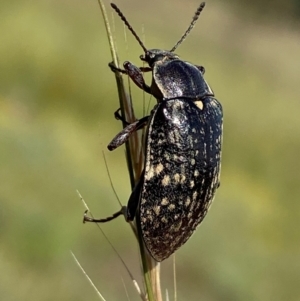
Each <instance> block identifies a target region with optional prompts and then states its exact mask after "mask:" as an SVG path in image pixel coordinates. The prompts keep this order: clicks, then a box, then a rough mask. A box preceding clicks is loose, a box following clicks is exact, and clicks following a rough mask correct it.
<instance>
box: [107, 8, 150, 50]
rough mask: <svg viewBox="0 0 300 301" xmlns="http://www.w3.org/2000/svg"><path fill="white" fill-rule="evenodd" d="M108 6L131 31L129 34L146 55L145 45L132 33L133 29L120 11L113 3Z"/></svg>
mask: <svg viewBox="0 0 300 301" xmlns="http://www.w3.org/2000/svg"><path fill="white" fill-rule="evenodd" d="M110 5H111V7H112V8H113V9H114V10H115V11H116V12H117V14H118V15H119V17H120V18H121V20H122V21H123V22H124V23H125V25H126V26H127V28H128V29H129V30H130V31H131V33H132V34H133V35H134V37H135V38H136V40H137V41H138V42H139V44H140V45H141V47H142V48H143V50H144V51H145V53H146V52H147V48H146V47H145V45H144V44H143V42H142V41H141V39H140V38H139V36H138V35H137V34H136V32H135V31H134V29H133V28H132V27H131V25H130V24H129V22H128V21H127V20H126V18H125V16H124V15H123V13H122V12H121V11H120V9H119V8H118V6H117V5H116V4H114V3H111V4H110Z"/></svg>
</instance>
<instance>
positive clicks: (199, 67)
mask: <svg viewBox="0 0 300 301" xmlns="http://www.w3.org/2000/svg"><path fill="white" fill-rule="evenodd" d="M195 67H196V68H197V69H198V70H199V71H200V72H201V73H202V74H204V73H205V68H204V67H203V66H197V65H195Z"/></svg>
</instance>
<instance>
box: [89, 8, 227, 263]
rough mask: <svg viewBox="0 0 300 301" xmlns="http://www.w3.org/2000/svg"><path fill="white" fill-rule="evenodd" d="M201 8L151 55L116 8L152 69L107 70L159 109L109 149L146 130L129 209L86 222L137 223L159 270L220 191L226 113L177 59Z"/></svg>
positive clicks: (198, 72)
mask: <svg viewBox="0 0 300 301" xmlns="http://www.w3.org/2000/svg"><path fill="white" fill-rule="evenodd" d="M204 5H205V3H201V4H200V6H199V7H198V9H197V11H196V13H195V15H194V17H193V20H192V22H191V23H190V25H189V27H188V29H187V30H186V32H185V33H184V34H183V35H182V37H181V38H180V40H179V41H178V42H177V43H176V45H175V46H174V47H173V48H172V49H171V50H169V51H167V50H160V49H150V50H148V49H147V48H146V47H145V46H144V44H143V43H142V41H141V40H140V38H139V37H138V36H137V34H136V33H135V31H134V30H133V28H132V27H131V25H130V24H129V23H128V21H127V20H126V18H125V17H124V15H123V14H122V12H121V11H120V10H119V8H118V7H117V6H116V5H115V4H111V6H112V7H113V9H114V10H115V11H116V12H117V13H118V15H119V16H120V18H121V19H122V20H123V22H124V23H125V25H126V26H127V27H128V29H129V30H130V31H131V33H132V34H133V35H134V36H135V38H136V40H137V41H138V43H139V44H140V45H141V47H142V48H143V50H144V52H145V53H144V55H141V56H140V59H141V60H142V61H144V62H146V63H148V65H149V67H141V68H138V67H136V66H135V65H133V64H131V63H130V62H125V63H124V65H123V66H124V69H118V68H116V67H115V66H114V65H112V64H110V67H111V69H112V71H114V72H117V71H119V72H122V73H125V74H128V75H129V77H130V78H131V79H132V80H133V81H134V82H135V84H136V85H137V86H138V87H140V88H141V89H143V90H144V91H145V92H147V93H149V94H151V95H153V96H154V97H155V98H156V100H157V104H156V105H155V106H154V108H153V110H152V111H151V114H150V115H149V116H146V117H144V118H142V119H140V120H137V121H136V122H134V123H132V124H128V125H127V126H126V127H125V128H124V129H123V130H122V131H121V132H120V133H119V134H117V135H116V137H115V138H114V139H113V140H112V141H111V143H110V144H109V145H108V149H110V150H113V149H115V148H116V147H118V146H120V145H121V144H123V143H124V142H126V141H127V140H128V139H129V137H130V135H131V134H132V133H133V132H134V131H136V130H139V129H141V128H143V127H144V126H147V130H146V138H145V145H144V149H145V161H144V170H143V172H142V174H141V177H140V179H139V181H138V183H137V184H136V186H135V188H134V189H133V192H132V193H131V196H130V198H129V201H128V205H127V207H123V208H122V209H121V210H120V211H118V212H117V213H115V214H114V215H112V216H111V217H109V218H106V219H93V218H90V217H88V216H86V215H85V218H84V221H92V222H107V221H110V220H112V219H114V218H116V217H117V216H119V215H121V214H124V215H125V218H126V220H127V221H133V220H134V219H136V224H137V226H138V227H140V230H141V233H142V237H143V241H144V244H145V246H146V248H147V250H148V252H149V253H150V255H151V256H152V257H153V258H154V259H155V260H156V261H158V262H160V261H163V260H164V259H166V258H168V257H169V256H170V255H171V254H172V253H174V252H175V251H176V250H177V249H178V248H179V247H180V246H182V245H183V244H184V243H185V242H186V241H187V240H188V239H189V237H190V236H191V235H192V234H193V232H194V231H195V229H196V227H197V226H198V225H199V224H200V223H201V221H202V220H203V218H204V217H205V215H206V213H207V211H208V209H209V207H210V205H211V203H212V201H213V198H214V195H215V192H216V190H217V188H218V187H219V185H220V169H221V145H222V127H223V125H222V124H223V113H222V106H221V104H220V103H219V102H218V100H217V99H215V98H214V93H213V91H212V89H211V88H210V87H209V85H208V84H207V82H206V81H205V79H204V77H203V75H204V71H205V70H204V68H203V67H202V66H197V65H193V64H191V63H189V62H187V61H183V60H181V59H180V58H179V56H178V55H176V54H175V53H174V51H175V50H176V48H177V47H178V46H179V45H180V44H181V43H182V42H183V40H184V39H185V38H186V36H187V35H188V34H189V33H190V31H191V30H192V28H193V27H194V25H195V23H196V21H197V19H198V17H199V15H200V13H201V11H202V9H203V8H204ZM149 71H150V72H152V83H151V85H150V86H148V85H147V84H146V83H145V81H144V78H143V72H149ZM117 116H119V115H118V114H117ZM119 117H120V118H121V116H119ZM124 210H125V212H124Z"/></svg>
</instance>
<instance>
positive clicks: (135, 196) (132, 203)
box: [126, 171, 144, 221]
mask: <svg viewBox="0 0 300 301" xmlns="http://www.w3.org/2000/svg"><path fill="white" fill-rule="evenodd" d="M143 179H144V171H143V172H142V174H141V177H140V179H139V181H138V183H137V184H136V185H135V187H134V189H133V191H132V193H131V195H130V198H129V200H128V204H127V215H126V220H127V221H133V219H134V217H135V215H136V210H137V207H138V204H139V201H140V195H141V189H142V186H143Z"/></svg>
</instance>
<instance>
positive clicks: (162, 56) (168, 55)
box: [140, 49, 179, 68]
mask: <svg viewBox="0 0 300 301" xmlns="http://www.w3.org/2000/svg"><path fill="white" fill-rule="evenodd" d="M178 58H179V56H178V55H177V54H175V53H173V52H171V51H168V50H161V49H149V50H147V51H146V52H145V55H141V56H140V59H141V60H142V61H144V62H146V63H148V65H149V66H150V67H151V68H152V67H153V65H154V64H155V63H157V62H159V61H170V60H175V59H178Z"/></svg>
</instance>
